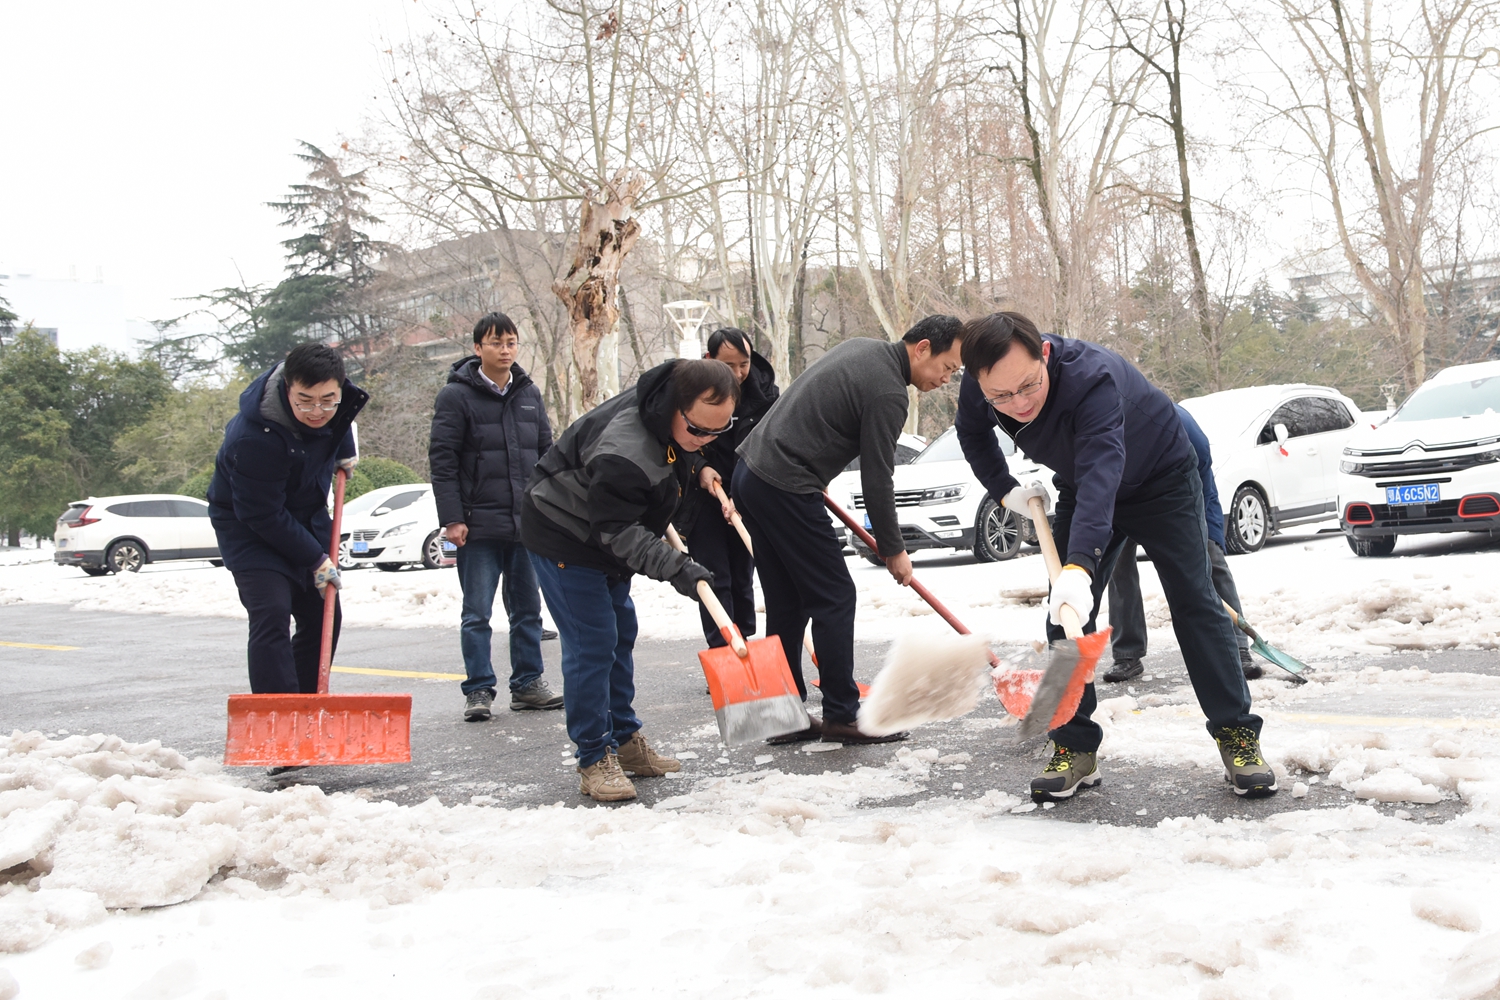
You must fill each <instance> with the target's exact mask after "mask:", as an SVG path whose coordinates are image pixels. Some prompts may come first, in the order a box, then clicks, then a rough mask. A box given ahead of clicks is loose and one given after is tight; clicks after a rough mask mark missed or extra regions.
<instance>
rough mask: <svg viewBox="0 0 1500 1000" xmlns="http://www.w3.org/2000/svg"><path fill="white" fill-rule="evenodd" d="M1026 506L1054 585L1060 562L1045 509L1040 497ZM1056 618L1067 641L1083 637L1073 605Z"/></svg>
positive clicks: (1065, 608) (1049, 578) (1033, 499)
mask: <svg viewBox="0 0 1500 1000" xmlns="http://www.w3.org/2000/svg"><path fill="white" fill-rule="evenodd" d="M1026 506H1027V508H1028V509H1029V510H1030V511H1031V523H1032V524H1034V525H1036V543H1037V545H1038V546H1040V548H1041V550H1042V561H1043V562H1045V563H1046V564H1047V579H1048V580H1050V581H1051V582H1053V583H1056V582H1057V578H1058V576H1059V575H1061V574H1062V560H1061V559H1059V558H1058V555H1057V542H1056V541H1054V540H1053V538H1052V525H1050V524H1048V523H1047V507H1046V505H1045V504H1043V503H1042V498H1041V497H1032V498H1031V499H1029V500H1027V501H1026ZM1058 617H1059V618H1061V619H1062V621H1060V622H1058V624H1059V625H1061V626H1062V628H1063V634H1064V635H1066V636H1067V637H1068V638H1069V639H1078V638H1081V637H1082V636H1083V622H1082V620H1080V618H1079V617H1078V610H1077V609H1076V608H1074V607H1073V605H1071V604H1064V605H1063V606H1062V610H1061V611H1060V612H1059V613H1058Z"/></svg>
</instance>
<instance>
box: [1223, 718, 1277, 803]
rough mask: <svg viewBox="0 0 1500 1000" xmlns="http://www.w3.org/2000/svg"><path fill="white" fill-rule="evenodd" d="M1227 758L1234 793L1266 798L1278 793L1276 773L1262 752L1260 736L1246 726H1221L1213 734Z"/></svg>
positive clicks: (1227, 774) (1226, 768) (1227, 778)
mask: <svg viewBox="0 0 1500 1000" xmlns="http://www.w3.org/2000/svg"><path fill="white" fill-rule="evenodd" d="M1212 736H1213V738H1214V742H1215V743H1217V744H1219V756H1220V757H1222V758H1223V759H1224V780H1225V781H1227V782H1229V783H1230V784H1231V785H1232V786H1234V794H1236V795H1242V796H1244V797H1245V798H1249V799H1262V798H1265V797H1266V796H1268V795H1275V794H1276V771H1275V770H1274V769H1273V768H1272V767H1271V765H1270V764H1267V763H1266V759H1265V757H1263V756H1261V752H1260V737H1259V736H1257V735H1256V733H1255V730H1253V729H1250V728H1248V727H1246V726H1221V727H1220V728H1218V729H1215V730H1214V731H1213V733H1212Z"/></svg>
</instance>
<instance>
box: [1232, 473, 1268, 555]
mask: <svg viewBox="0 0 1500 1000" xmlns="http://www.w3.org/2000/svg"><path fill="white" fill-rule="evenodd" d="M1225 527H1226V528H1227V529H1228V530H1227V531H1225V532H1224V541H1225V543H1226V545H1227V546H1228V548H1229V551H1230V552H1238V553H1246V552H1259V551H1260V550H1261V547H1262V546H1264V545H1265V544H1266V536H1267V535H1269V534H1270V527H1271V517H1270V511H1269V510H1268V509H1267V507H1266V498H1265V497H1264V496H1263V495H1261V492H1260V490H1258V489H1256V488H1255V487H1254V486H1241V487H1240V488H1239V489H1238V490H1236V491H1235V494H1234V503H1233V504H1231V505H1230V507H1229V523H1228V524H1227V525H1225Z"/></svg>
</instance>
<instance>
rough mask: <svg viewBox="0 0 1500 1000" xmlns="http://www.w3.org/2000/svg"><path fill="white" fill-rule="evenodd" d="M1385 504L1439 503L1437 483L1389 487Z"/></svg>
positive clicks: (1386, 489) (1386, 490) (1386, 491)
mask: <svg viewBox="0 0 1500 1000" xmlns="http://www.w3.org/2000/svg"><path fill="white" fill-rule="evenodd" d="M1385 502H1386V503H1388V504H1390V505H1391V506H1393V507H1395V506H1400V505H1401V504H1408V503H1437V502H1438V484H1437V483H1412V484H1410V485H1405V486H1387V487H1386V488H1385Z"/></svg>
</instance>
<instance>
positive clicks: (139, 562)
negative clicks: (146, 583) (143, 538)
mask: <svg viewBox="0 0 1500 1000" xmlns="http://www.w3.org/2000/svg"><path fill="white" fill-rule="evenodd" d="M145 562H146V550H145V549H143V548H141V543H140V542H130V541H125V542H115V544H113V545H111V546H110V547H109V551H108V552H106V553H105V554H104V565H105V566H106V567H107V568H108V570H109V572H111V573H124V572H127V571H128V572H131V573H139V572H140V571H141V567H142V566H143V565H145Z"/></svg>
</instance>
